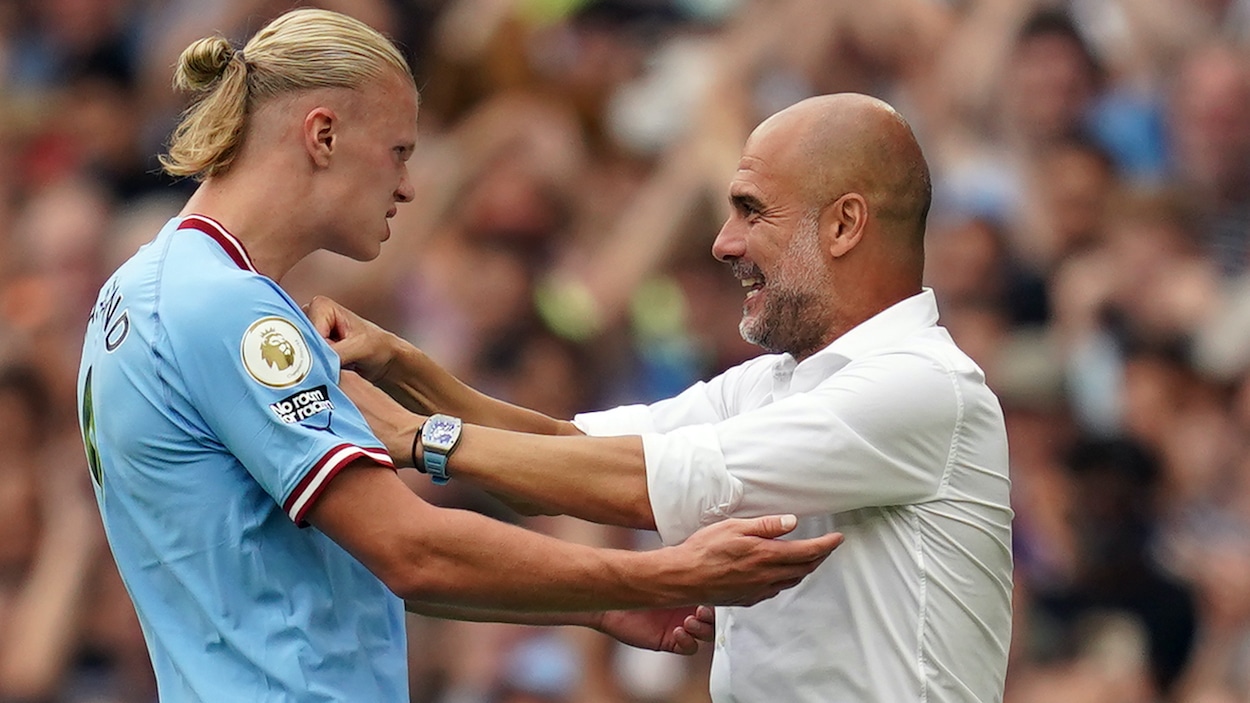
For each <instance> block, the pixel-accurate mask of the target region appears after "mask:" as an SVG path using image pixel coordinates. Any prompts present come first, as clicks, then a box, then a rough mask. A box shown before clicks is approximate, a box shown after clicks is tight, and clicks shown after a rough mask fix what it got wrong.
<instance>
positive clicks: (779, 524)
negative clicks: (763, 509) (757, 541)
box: [743, 515, 799, 539]
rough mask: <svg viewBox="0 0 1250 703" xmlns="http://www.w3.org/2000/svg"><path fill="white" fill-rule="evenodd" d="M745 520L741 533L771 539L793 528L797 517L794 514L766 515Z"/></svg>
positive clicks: (796, 522)
mask: <svg viewBox="0 0 1250 703" xmlns="http://www.w3.org/2000/svg"><path fill="white" fill-rule="evenodd" d="M745 522H746V525H744V528H743V534H747V535H754V536H756V537H765V538H768V539H772V538H774V537H780V536H782V535H784V534H786V533H788V532H790V531H791V530H793V529H794V527H795V526H796V525H798V524H799V519H798V518H797V517H795V516H794V515H767V516H765V517H757V518H755V519H753V520H746V521H745Z"/></svg>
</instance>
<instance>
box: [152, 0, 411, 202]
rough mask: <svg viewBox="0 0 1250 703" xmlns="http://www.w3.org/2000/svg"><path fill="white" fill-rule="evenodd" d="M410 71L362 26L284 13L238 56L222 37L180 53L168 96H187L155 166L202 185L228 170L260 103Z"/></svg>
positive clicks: (339, 18) (337, 17)
mask: <svg viewBox="0 0 1250 703" xmlns="http://www.w3.org/2000/svg"><path fill="white" fill-rule="evenodd" d="M388 72H389V73H393V74H395V75H399V76H404V77H407V79H408V81H409V82H410V83H412V84H413V85H414V86H415V85H416V83H415V81H414V80H413V77H412V70H411V69H410V68H409V66H408V63H407V62H406V61H405V60H404V57H403V55H402V54H400V52H399V50H398V49H397V48H396V47H395V45H394V44H393V43H392V42H391V41H390V40H389V39H387V38H386V37H385V36H383V35H382V34H381V33H379V32H378V31H377V30H375V29H373V28H372V27H369V26H368V25H366V24H365V23H363V22H361V21H359V20H356V19H353V18H351V17H348V16H346V15H342V14H339V13H337V12H330V11H328V10H317V9H300V10H293V11H291V12H287V13H286V14H283V15H281V16H279V17H278V18H277V19H275V20H273V21H272V22H270V23H269V24H268V25H266V26H265V27H264V28H262V29H261V30H260V31H259V32H257V33H256V34H255V35H254V36H253V37H252V38H251V39H250V40H249V41H248V42H247V44H246V45H245V46H244V47H243V49H242V50H236V49H235V48H234V47H233V46H232V45H231V44H230V42H229V40H227V39H226V38H225V37H223V36H220V35H218V36H211V37H206V38H204V39H199V40H197V41H195V42H193V43H192V44H191V45H190V46H188V47H187V48H186V49H184V50H183V52H182V55H181V56H180V57H179V58H178V66H177V68H176V69H175V71H174V88H176V89H178V90H181V91H185V92H189V93H192V94H193V95H194V96H195V97H194V101H193V102H192V104H191V106H190V107H189V108H187V110H186V112H184V113H183V115H182V119H181V120H180V121H179V123H178V126H177V127H176V128H175V129H174V132H173V136H172V137H171V138H170V142H169V150H168V153H167V154H162V155H161V157H160V162H161V166H162V167H164V169H165V172H166V173H168V174H170V175H172V176H180V177H191V178H193V179H195V180H204V179H205V178H209V177H211V176H216V175H220V174H222V173H225V172H226V170H227V169H229V167H230V164H231V162H233V160H234V158H235V157H236V156H237V155H238V151H239V147H240V145H241V144H242V143H243V138H244V136H245V135H246V133H247V126H248V116H249V115H251V114H252V113H253V112H254V111H255V109H256V107H257V106H258V105H260V104H261V103H263V102H264V101H267V100H270V99H273V98H275V97H277V96H281V95H285V94H290V93H296V92H300V91H305V90H314V89H318V88H359V87H361V86H363V85H366V84H368V83H370V82H373V81H376V80H379V79H381V78H382V77H383V76H385V75H386V74H387V73H388Z"/></svg>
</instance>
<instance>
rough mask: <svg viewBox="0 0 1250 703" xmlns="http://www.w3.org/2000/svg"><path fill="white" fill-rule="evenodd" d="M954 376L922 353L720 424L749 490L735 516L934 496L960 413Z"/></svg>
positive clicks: (868, 366) (863, 369) (733, 466)
mask: <svg viewBox="0 0 1250 703" xmlns="http://www.w3.org/2000/svg"><path fill="white" fill-rule="evenodd" d="M959 412H960V408H959V398H958V392H957V389H956V387H955V384H954V381H953V379H952V378H951V375H950V374H948V373H947V372H946V371H945V370H944V369H942V368H941V367H939V366H937V365H936V364H935V362H933V361H931V360H928V359H924V358H922V357H914V358H909V359H903V360H899V359H882V360H879V361H872V362H869V363H865V364H862V365H860V366H859V367H857V368H848V369H846V370H844V371H843V372H841V373H839V374H838V375H837V376H836V377H835V379H832V380H831V382H829V383H826V384H825V385H823V386H821V387H820V388H817V389H816V390H814V391H812V392H810V393H806V394H801V395H797V396H792V397H791V398H788V399H786V400H783V401H780V402H778V403H775V404H772V405H770V406H767V407H764V408H761V409H759V410H757V411H754V412H750V413H744V414H742V415H739V416H737V417H734V418H730V419H729V420H726V421H724V422H722V423H719V424H718V425H717V427H716V431H717V436H718V438H719V440H720V443H721V447H722V451H723V453H724V456H725V465H726V470H727V471H728V472H729V473H730V474H731V475H732V476H733V477H734V478H735V479H737V480H738V481H740V482H741V484H742V501H741V503H740V504H739V505H738V507H737V509H736V510H735V515H740V516H745V515H755V514H760V515H763V514H767V513H770V512H775V511H777V510H779V509H787V510H791V511H797V512H800V513H803V514H820V513H837V512H843V511H846V510H853V509H856V508H864V507H872V506H888V505H901V504H908V503H916V502H920V501H923V500H927V499H929V498H931V497H933V496H935V495H936V494H937V492H938V490H939V488H940V486H941V483H942V478H943V475H944V473H945V470H946V467H947V464H948V462H949V459H950V453H951V449H952V439H953V437H954V432H955V427H956V424H957V422H958V417H959Z"/></svg>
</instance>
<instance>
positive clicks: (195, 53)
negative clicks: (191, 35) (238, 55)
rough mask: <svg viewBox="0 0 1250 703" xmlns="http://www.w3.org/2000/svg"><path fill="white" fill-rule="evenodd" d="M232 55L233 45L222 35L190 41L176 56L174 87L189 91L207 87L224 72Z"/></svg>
mask: <svg viewBox="0 0 1250 703" xmlns="http://www.w3.org/2000/svg"><path fill="white" fill-rule="evenodd" d="M234 55H235V50H234V47H233V46H231V45H230V42H229V40H227V39H226V38H225V37H222V36H214V37H205V38H203V39H199V40H197V41H195V42H192V43H191V45H190V46H188V47H187V48H186V49H183V51H182V55H181V56H179V57H178V68H177V69H176V70H175V71H174V87H175V88H178V89H179V90H190V91H200V90H204V89H206V88H208V87H209V86H211V85H212V84H213V83H214V82H215V81H216V80H217V79H218V78H221V75H222V74H223V73H225V71H226V68H227V67H228V66H229V65H230V61H231V60H232V59H234Z"/></svg>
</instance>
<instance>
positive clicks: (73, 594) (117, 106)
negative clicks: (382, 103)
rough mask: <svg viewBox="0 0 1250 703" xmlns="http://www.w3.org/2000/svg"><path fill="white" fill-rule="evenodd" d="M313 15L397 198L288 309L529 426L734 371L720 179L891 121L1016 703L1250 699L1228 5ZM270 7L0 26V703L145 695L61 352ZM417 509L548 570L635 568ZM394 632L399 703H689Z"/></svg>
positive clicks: (640, 660) (528, 0)
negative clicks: (177, 127) (977, 504)
mask: <svg viewBox="0 0 1250 703" xmlns="http://www.w3.org/2000/svg"><path fill="white" fill-rule="evenodd" d="M316 4H318V5H319V6H322V7H327V8H330V9H336V10H340V11H344V12H347V13H348V14H352V15H354V16H356V17H358V18H360V19H363V20H365V21H367V22H369V23H370V24H372V25H373V26H375V27H377V28H379V29H381V30H383V31H385V32H386V33H387V34H388V35H389V36H391V37H393V38H395V39H396V40H397V41H398V42H399V43H400V44H401V45H402V47H403V48H404V50H405V51H406V52H407V53H408V55H409V56H410V58H411V60H412V64H413V67H414V71H415V74H416V76H417V78H418V87H419V88H420V89H421V91H422V107H421V115H420V134H421V138H420V143H419V144H418V149H417V155H416V156H415V157H414V158H413V161H412V169H413V176H414V178H415V180H416V184H417V193H418V195H417V199H416V203H415V204H413V205H408V206H405V207H403V208H400V214H399V216H398V217H397V218H396V219H395V220H394V221H393V226H392V231H393V236H392V239H391V241H390V242H388V244H387V245H386V246H385V248H384V250H383V255H382V257H381V258H379V259H378V260H377V261H374V262H370V263H365V264H362V263H355V262H349V261H345V260H344V259H342V258H339V257H334V256H331V255H321V254H319V255H315V256H313V257H312V258H310V259H309V260H306V261H305V262H304V263H303V264H301V265H300V266H299V267H297V269H296V270H294V271H293V272H292V273H291V275H290V276H289V277H288V278H287V279H286V280H285V281H284V285H286V286H287V288H288V289H289V290H290V291H291V292H292V294H293V295H294V297H295V298H296V300H299V301H301V302H303V301H307V300H308V299H309V298H310V297H311V296H312V295H314V294H325V295H329V296H331V297H334V298H335V299H337V300H339V301H341V302H343V303H345V304H346V305H348V306H349V307H351V308H353V309H355V310H357V311H358V312H360V313H362V314H363V315H365V316H367V317H369V318H371V319H373V320H375V321H377V322H378V323H380V324H382V325H383V326H386V327H388V328H390V329H393V330H396V331H399V332H401V333H402V334H403V335H404V336H406V337H407V338H409V339H411V340H413V341H414V342H415V343H417V344H418V345H419V346H421V347H422V348H423V349H425V350H426V351H427V352H428V353H429V354H431V355H432V356H433V357H434V358H435V359H436V360H438V361H440V362H441V363H443V364H444V365H446V366H447V367H449V368H450V369H452V370H453V371H454V372H456V373H458V374H459V375H461V377H463V378H465V379H466V380H468V381H469V382H470V383H471V384H473V385H475V386H478V387H480V388H482V389H484V390H485V391H487V392H489V393H491V394H494V395H497V396H499V397H503V398H506V399H508V400H511V401H513V402H516V403H519V404H521V405H526V406H530V407H534V408H537V409H539V410H542V411H543V412H546V413H549V414H552V415H556V416H562V417H570V416H571V415H572V414H573V413H575V412H578V411H580V410H587V409H595V408H602V407H607V406H609V405H615V404H620V403H626V402H643V401H648V400H653V399H656V398H659V397H663V396H665V395H668V394H672V393H674V392H676V391H678V390H680V389H682V388H684V387H685V386H687V385H688V384H690V383H692V382H693V381H695V380H698V379H700V378H705V377H707V376H709V375H712V374H714V373H717V372H719V371H720V370H723V369H724V368H726V367H728V366H730V365H733V364H735V363H737V362H739V361H742V360H744V359H746V358H749V357H751V356H754V355H755V354H757V353H758V350H757V349H755V348H753V347H750V346H749V345H747V344H746V343H745V342H743V341H742V340H741V339H740V338H739V337H738V333H737V321H738V319H739V316H740V307H741V302H742V297H743V293H742V291H741V289H740V287H739V285H738V283H737V281H736V280H734V279H733V278H732V276H731V275H730V274H729V272H728V270H727V269H726V267H725V266H724V265H722V264H719V263H717V262H715V261H714V260H713V259H712V257H711V255H710V252H709V249H710V245H711V241H712V238H713V237H714V236H715V234H716V232H717V230H718V228H719V224H720V222H721V221H722V220H723V218H724V217H725V215H726V214H727V212H728V209H727V203H726V196H725V194H726V186H727V184H728V181H729V179H730V177H731V175H732V173H733V171H734V168H735V164H736V162H737V157H738V153H739V149H740V147H741V146H742V142H743V141H744V139H745V137H746V135H747V133H748V132H749V131H750V129H751V128H752V127H754V126H755V125H756V124H757V123H758V122H759V121H760V120H761V119H763V118H764V117H766V116H767V115H769V114H771V113H772V112H774V111H776V110H778V109H780V108H782V107H785V106H787V105H789V104H791V103H793V102H795V101H797V100H799V99H801V98H804V97H806V96H809V95H814V94H819V93H829V92H842V91H857V92H863V93H868V94H872V95H875V96H877V97H880V98H883V99H885V100H887V101H889V102H891V103H892V104H893V105H895V106H896V107H897V108H898V109H899V110H900V111H901V112H902V113H903V114H904V116H905V117H906V118H907V119H908V120H909V121H910V122H911V124H912V126H913V127H914V129H915V130H916V132H917V134H918V136H919V138H920V141H921V144H922V146H923V147H924V149H925V152H926V155H927V157H928V159H929V162H930V165H931V168H932V170H933V180H934V183H935V201H934V207H933V211H932V214H931V217H930V231H929V234H928V248H927V253H928V257H927V258H928V266H927V279H928V285H930V286H932V288H933V289H934V290H935V292H936V294H937V296H938V298H939V303H940V306H941V310H942V324H944V325H945V326H946V327H947V328H948V329H949V330H950V331H951V333H952V335H953V336H954V337H955V339H956V340H957V341H958V342H959V343H960V345H961V346H963V348H964V349H965V350H966V351H968V352H969V354H970V355H972V356H973V357H974V359H976V360H977V361H978V363H979V364H981V366H982V367H983V368H984V369H985V371H986V373H987V375H988V378H989V381H990V384H991V386H992V387H993V388H994V389H995V390H996V391H997V392H998V393H999V395H1000V398H1001V399H1002V402H1003V405H1004V409H1005V412H1006V415H1007V422H1008V431H1009V438H1010V444H1011V471H1012V483H1013V502H1014V508H1015V511H1016V520H1015V554H1016V593H1015V606H1016V624H1015V629H1014V644H1013V652H1012V659H1011V666H1010V671H1009V676H1008V687H1007V694H1006V701H1007V703H1050V702H1051V701H1061V702H1062V703H1154V702H1156V701H1158V702H1168V703H1173V702H1174V703H1246V702H1247V701H1250V2H1247V1H1246V0H1071V1H1070V2H1066V3H1064V2H1046V1H1044V0H873V2H856V1H855V0H323V1H322V2H319V3H316ZM291 6H292V2H291V0H8V1H6V2H3V3H0V516H3V517H0V701H3V702H5V703H10V702H17V701H21V702H29V703H44V702H49V703H61V702H65V703H87V702H91V703H150V702H151V701H153V700H154V699H155V695H154V685H153V681H152V674H151V670H150V667H149V665H148V661H147V654H146V650H145V648H144V645H143V639H142V635H141V633H140V631H139V628H138V624H137V621H136V619H135V617H134V613H133V610H132V608H131V606H130V603H129V600H128V598H127V596H126V593H125V589H124V587H123V585H122V583H121V581H120V579H119V578H118V576H117V574H116V571H115V569H114V567H113V564H112V561H111V558H110V556H109V554H108V549H107V546H106V544H105V542H104V540H103V535H102V530H101V528H100V525H99V518H98V515H97V513H96V509H95V506H94V503H93V499H92V497H91V492H90V487H89V482H88V473H87V468H86V463H85V460H84V457H83V454H82V447H81V440H80V437H79V434H78V430H77V424H76V420H75V417H76V408H75V377H76V372H77V361H78V356H79V352H80V349H81V334H82V330H83V328H84V325H85V321H86V317H87V311H88V308H89V306H90V305H91V303H92V302H93V301H94V298H95V294H96V291H97V290H98V288H99V286H100V284H101V283H102V282H103V280H104V279H105V277H107V275H108V274H109V273H111V271H112V270H113V269H114V268H115V267H116V266H117V265H118V264H119V263H120V262H121V261H123V260H124V259H125V258H126V257H128V256H129V255H130V254H131V253H132V252H133V251H134V250H135V249H136V248H137V247H138V246H140V245H141V244H142V243H143V242H145V241H146V240H148V239H150V238H151V237H152V236H154V234H155V232H156V231H157V230H158V229H159V227H160V226H161V225H162V224H163V223H164V222H165V221H166V220H167V219H168V218H169V217H171V216H172V215H174V214H175V213H176V212H177V211H178V210H179V208H180V207H181V205H182V201H183V200H184V199H185V197H186V196H187V195H188V194H189V192H190V191H191V189H193V188H194V183H190V182H176V181H173V180H171V179H168V178H165V177H162V176H161V175H160V174H159V171H158V170H157V165H156V160H155V155H156V154H157V153H159V152H160V151H161V149H162V144H163V143H164V140H165V139H166V137H167V135H168V133H169V131H170V129H171V128H172V126H173V124H174V121H175V119H176V117H177V115H178V113H179V111H180V110H181V109H182V108H183V107H184V106H185V96H180V95H177V94H175V93H174V92H173V91H172V90H171V89H170V87H169V83H170V78H171V72H172V66H173V64H174V62H175V60H176V58H177V56H178V54H179V53H180V51H181V50H182V48H184V47H185V46H186V45H187V44H188V43H189V42H191V41H192V40H194V39H196V38H199V37H201V36H204V35H207V34H210V33H214V32H222V33H224V34H225V35H226V36H228V37H231V38H233V39H235V40H238V41H239V42H240V43H241V41H242V40H243V39H245V38H246V37H247V36H249V35H250V33H251V32H253V31H255V30H256V29H257V28H258V27H259V26H260V25H261V24H263V23H264V22H265V21H266V20H267V19H269V18H271V17H273V16H275V15H276V14H277V13H279V12H281V11H283V10H286V9H289V7H291ZM98 411H99V412H107V408H99V409H98ZM407 473H413V472H407ZM410 478H412V479H414V480H413V481H412V485H413V488H414V490H417V491H419V492H420V493H421V494H422V495H423V496H425V497H426V498H427V499H428V500H431V501H434V502H437V503H440V504H444V505H457V506H461V507H465V508H469V509H473V510H478V511H481V512H484V513H486V514H489V515H492V516H495V517H498V518H499V519H502V520H508V521H514V522H518V523H521V524H524V525H526V526H527V527H529V528H531V529H535V530H541V531H544V532H548V533H551V534H555V535H558V536H560V537H562V538H564V539H570V540H576V541H582V542H587V543H592V544H601V545H615V546H622V547H630V548H635V549H646V548H650V547H653V546H654V545H655V540H656V538H655V536H654V535H652V534H649V533H640V532H630V531H624V530H617V529H611V528H602V527H598V526H594V525H590V524H587V523H583V522H579V521H575V520H570V519H563V518H542V519H524V520H523V519H521V518H519V517H518V516H516V515H514V514H512V513H510V512H508V511H507V510H506V509H505V508H504V507H503V506H501V505H499V504H498V503H495V502H493V501H492V500H491V499H489V498H488V497H487V496H485V495H483V494H480V493H476V492H474V491H472V490H469V489H466V488H464V487H463V486H457V485H456V484H455V482H452V484H451V485H450V486H448V487H447V488H443V489H434V488H432V487H430V486H429V485H428V482H425V481H421V480H416V479H419V478H422V477H420V476H419V475H416V474H415V473H414V474H413V475H412V476H411V477H410ZM835 558H836V557H835ZM409 631H410V640H411V642H410V652H411V662H412V667H411V670H412V694H413V700H414V701H421V702H427V701H428V702H435V701H437V702H440V703H487V702H490V703H495V702H498V703H544V702H547V703H559V702H568V703H695V702H700V701H706V700H707V692H706V690H707V671H708V663H709V659H708V655H707V654H706V653H701V654H700V655H696V656H695V657H691V658H680V657H676V656H674V655H662V654H654V653H648V652H639V651H636V650H628V649H626V648H623V647H620V646H617V645H615V644H613V643H612V642H610V641H608V640H606V639H605V638H603V637H602V636H599V635H598V634H596V633H593V632H590V631H583V630H563V629H557V630H543V629H539V628H521V627H512V626H495V625H488V624H465V623H451V622H443V621H436V620H427V619H422V618H417V617H415V616H414V617H413V618H412V619H411V621H410V627H409ZM829 636H830V637H837V636H839V633H836V632H831V633H829Z"/></svg>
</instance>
